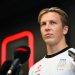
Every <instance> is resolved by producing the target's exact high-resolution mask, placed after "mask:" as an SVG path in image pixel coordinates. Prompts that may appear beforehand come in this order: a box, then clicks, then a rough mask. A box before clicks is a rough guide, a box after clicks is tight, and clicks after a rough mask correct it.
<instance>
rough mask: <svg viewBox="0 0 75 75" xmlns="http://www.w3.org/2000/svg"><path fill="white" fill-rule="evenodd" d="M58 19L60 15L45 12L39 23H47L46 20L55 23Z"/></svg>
mask: <svg viewBox="0 0 75 75" xmlns="http://www.w3.org/2000/svg"><path fill="white" fill-rule="evenodd" d="M60 19H61V15H60V14H58V13H57V12H47V13H45V14H43V15H42V16H41V17H40V22H43V21H47V20H56V21H57V20H60Z"/></svg>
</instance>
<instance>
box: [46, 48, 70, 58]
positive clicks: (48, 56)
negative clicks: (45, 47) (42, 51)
mask: <svg viewBox="0 0 75 75" xmlns="http://www.w3.org/2000/svg"><path fill="white" fill-rule="evenodd" d="M69 48H70V47H66V48H64V49H62V50H61V51H59V52H57V53H55V54H52V55H47V54H46V56H45V58H52V57H54V56H56V55H58V54H60V53H63V52H65V51H66V50H68V49H69Z"/></svg>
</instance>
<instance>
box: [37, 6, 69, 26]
mask: <svg viewBox="0 0 75 75" xmlns="http://www.w3.org/2000/svg"><path fill="white" fill-rule="evenodd" d="M48 12H56V13H58V14H59V15H60V16H61V21H62V24H64V25H68V14H67V13H66V12H65V11H63V10H62V9H60V8H59V7H51V8H45V9H43V10H41V11H40V13H39V16H38V22H39V23H40V20H41V17H42V16H43V15H44V14H46V13H48Z"/></svg>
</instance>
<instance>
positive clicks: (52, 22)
mask: <svg viewBox="0 0 75 75" xmlns="http://www.w3.org/2000/svg"><path fill="white" fill-rule="evenodd" d="M49 24H51V25H53V24H57V23H56V22H55V21H53V20H51V21H50V22H49Z"/></svg>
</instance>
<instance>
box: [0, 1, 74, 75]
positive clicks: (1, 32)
mask: <svg viewBox="0 0 75 75" xmlns="http://www.w3.org/2000/svg"><path fill="white" fill-rule="evenodd" d="M53 6H57V7H60V8H62V9H63V10H64V11H66V12H67V13H68V14H69V26H70V35H69V37H70V38H68V43H69V45H71V46H73V47H74V48H75V33H74V30H75V1H74V0H1V1H0V61H1V44H2V42H3V40H4V39H5V38H6V37H9V36H12V35H14V34H17V33H20V32H23V31H26V30H28V31H30V32H32V34H33V36H34V63H36V62H37V61H39V60H40V59H41V58H43V57H44V55H45V53H46V47H45V44H44V42H43V40H42V38H41V34H40V27H39V24H38V21H37V18H38V14H39V12H40V10H41V9H43V8H47V7H53ZM27 44H28V41H27V38H24V39H20V40H17V41H14V42H11V43H9V44H8V45H7V59H13V51H14V50H15V48H16V47H19V46H20V45H27ZM24 75H28V62H25V64H24Z"/></svg>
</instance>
